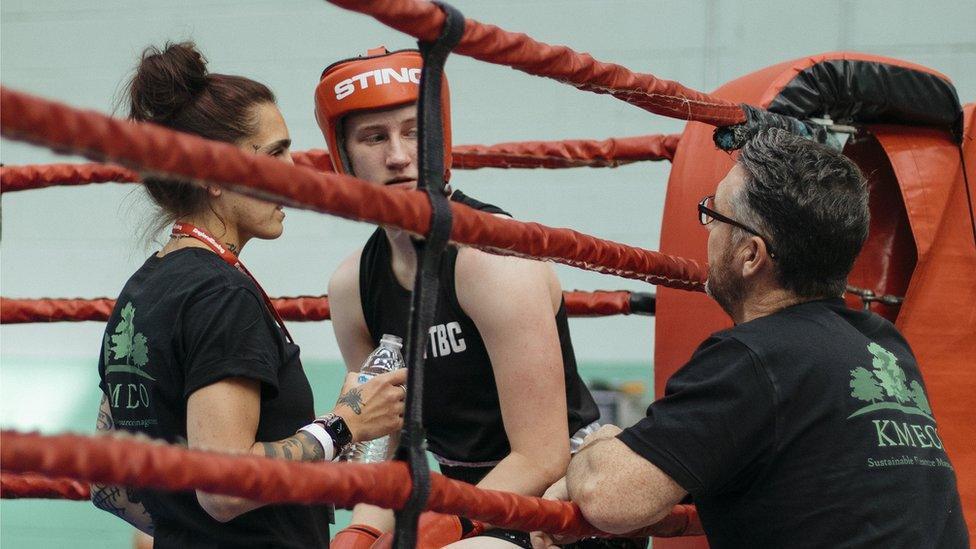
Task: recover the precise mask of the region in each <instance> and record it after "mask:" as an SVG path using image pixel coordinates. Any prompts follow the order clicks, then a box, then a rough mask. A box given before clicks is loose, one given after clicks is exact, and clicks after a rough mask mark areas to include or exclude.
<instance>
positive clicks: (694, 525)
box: [628, 505, 705, 538]
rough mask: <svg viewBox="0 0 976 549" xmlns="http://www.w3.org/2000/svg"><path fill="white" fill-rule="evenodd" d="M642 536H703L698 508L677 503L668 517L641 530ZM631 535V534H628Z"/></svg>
mask: <svg viewBox="0 0 976 549" xmlns="http://www.w3.org/2000/svg"><path fill="white" fill-rule="evenodd" d="M639 534H640V536H641V537H644V536H653V537H656V538H673V537H678V536H703V535H705V530H704V529H703V528H702V523H701V520H700V519H699V518H698V508H696V507H695V506H694V505H675V506H674V508H673V509H671V512H670V513H668V515H667V516H666V517H664V518H663V519H661V520H659V521H657V522H655V523H654V524H652V525H650V526H648V527H646V528H643V529H641V530H640V531H639ZM628 537H629V536H628Z"/></svg>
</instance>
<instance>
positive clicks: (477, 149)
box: [0, 134, 681, 193]
mask: <svg viewBox="0 0 976 549" xmlns="http://www.w3.org/2000/svg"><path fill="white" fill-rule="evenodd" d="M680 139H681V136H680V135H678V134H672V135H642V136H638V137H612V138H610V139H605V140H603V141H593V140H588V139H569V140H565V141H519V142H514V143H499V144H497V145H459V146H457V147H454V150H453V151H452V154H453V158H454V162H453V167H454V168H456V169H460V170H476V169H480V168H502V169H506V168H523V169H532V168H546V169H557V168H581V167H589V168H615V167H617V166H622V165H624V164H629V163H632V162H641V161H648V160H668V161H671V160H673V159H674V152H675V150H676V149H677V147H678V141H679V140H680ZM291 157H292V160H294V161H295V164H297V165H299V166H306V167H309V168H314V169H316V170H318V171H320V172H331V171H333V170H332V163H331V161H330V160H329V151H326V150H323V149H309V150H307V151H295V152H293V153H291ZM139 180H140V177H139V173H138V172H136V171H134V170H129V169H126V168H123V167H122V166H115V165H112V164H95V163H90V164H34V165H25V166H2V167H0V193H6V192H13V191H26V190H30V189H41V188H45V187H54V186H62V185H85V184H89V183H109V182H116V183H126V182H136V181H139Z"/></svg>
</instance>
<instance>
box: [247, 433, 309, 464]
mask: <svg viewBox="0 0 976 549" xmlns="http://www.w3.org/2000/svg"><path fill="white" fill-rule="evenodd" d="M259 444H261V449H262V450H264V455H265V457H271V458H283V459H290V460H295V461H321V460H322V459H323V458H325V449H323V448H322V444H321V443H319V441H318V440H316V438H315V437H313V436H312V435H310V434H308V433H306V432H305V431H299V432H297V433H295V435H294V436H291V437H288V438H286V439H284V440H279V441H277V442H261V443H259Z"/></svg>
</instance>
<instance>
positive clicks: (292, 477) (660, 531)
mask: <svg viewBox="0 0 976 549" xmlns="http://www.w3.org/2000/svg"><path fill="white" fill-rule="evenodd" d="M0 436H2V442H3V444H2V446H0V468H2V469H3V470H4V471H5V472H7V473H10V472H14V473H37V474H39V475H41V476H44V475H57V476H60V477H65V476H67V477H69V478H75V479H78V480H80V481H85V482H94V483H99V484H110V485H120V486H131V487H134V488H153V489H158V490H170V491H188V490H195V489H200V490H204V491H207V492H212V493H216V494H226V495H231V496H238V497H244V498H248V499H254V500H258V501H263V502H267V503H286V502H290V503H334V504H335V505H336V506H338V507H345V508H351V507H352V506H353V505H355V504H357V503H369V504H372V505H377V506H380V507H385V508H388V509H398V508H400V507H402V506H403V505H404V504H405V502H406V501H407V496H408V495H409V489H410V475H409V473H408V471H407V465H406V464H405V463H403V462H398V461H393V462H384V463H375V464H360V463H302V462H296V461H288V460H283V459H270V458H263V457H257V456H234V455H228V454H220V453H214V452H203V451H199V450H188V449H185V448H180V447H177V446H171V445H168V444H162V443H158V442H143V441H138V440H134V439H133V438H131V437H117V436H116V437H111V436H95V437H90V436H81V435H58V436H43V435H38V434H35V433H18V432H16V431H3V432H2V433H0ZM231 472H232V474H231ZM35 478H37V477H35ZM57 482H61V481H55V483H57ZM28 489H30V487H29V486H28ZM427 509H429V510H431V511H436V512H440V513H453V514H459V515H462V516H465V517H469V518H473V519H477V520H482V521H485V522H488V523H491V524H503V525H505V526H507V527H510V528H517V529H520V530H525V531H533V530H544V531H547V532H551V533H561V534H567V535H581V536H582V535H600V534H603V533H602V532H600V531H599V530H597V529H596V528H594V527H593V526H592V525H590V524H589V523H587V522H586V519H584V518H583V515H582V513H580V510H579V508H578V507H577V506H576V505H575V504H573V503H569V502H564V501H550V500H544V499H541V498H534V497H527V496H521V495H517V494H513V493H509V492H500V491H495V490H482V489H480V488H477V487H475V486H473V485H471V484H467V483H464V482H459V481H454V480H450V479H448V478H447V477H444V476H442V475H439V474H437V473H432V474H431V493H430V499H429V500H428V502H427ZM693 520H697V514H696V513H695V512H694V510H693V508H691V506H683V505H678V506H676V507H675V510H674V511H673V512H672V514H671V515H669V516H668V517H666V518H665V519H664V520H662V521H661V522H659V523H657V524H655V525H651V526H649V527H647V528H645V529H642V530H641V531H640V532H639V534H643V535H657V536H664V535H668V534H669V533H670V534H671V535H674V533H677V532H682V533H688V532H687V530H688V525H689V524H690V523H692V521H693ZM603 535H606V534H603ZM628 535H634V534H628Z"/></svg>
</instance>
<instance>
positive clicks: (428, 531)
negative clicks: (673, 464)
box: [315, 46, 483, 549]
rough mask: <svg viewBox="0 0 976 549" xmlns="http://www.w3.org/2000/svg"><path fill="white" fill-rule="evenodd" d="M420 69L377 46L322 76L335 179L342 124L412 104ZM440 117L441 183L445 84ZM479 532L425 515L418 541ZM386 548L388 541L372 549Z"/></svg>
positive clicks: (367, 542)
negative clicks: (358, 115)
mask: <svg viewBox="0 0 976 549" xmlns="http://www.w3.org/2000/svg"><path fill="white" fill-rule="evenodd" d="M422 68H423V59H422V58H421V56H420V52H419V51H417V50H398V51H394V52H390V51H388V50H387V49H386V48H385V47H383V46H380V47H378V48H373V49H370V50H368V51H367V53H366V56H365V57H354V58H351V59H344V60H341V61H337V62H335V63H333V64H331V65H329V66H328V67H326V68H325V70H324V71H322V76H321V77H320V79H319V84H318V86H317V87H316V88H315V120H316V121H317V122H318V124H319V128H320V129H321V130H322V134H323V135H324V136H325V141H326V143H327V144H328V147H329V159H330V160H331V161H332V167H333V169H334V170H335V171H336V172H337V173H342V174H347V175H355V173H354V171H353V168H352V162H351V161H350V160H349V157H348V154H347V152H346V147H345V143H343V132H344V129H343V126H342V124H343V119H344V118H345V117H346V116H348V115H350V114H353V113H357V112H362V111H379V110H386V109H393V108H396V107H402V106H405V105H410V104H413V103H416V102H417V100H418V99H419V97H420V72H421V69H422ZM441 113H442V118H443V124H444V168H445V174H444V179H445V181H446V180H448V179H449V178H450V173H451V99H450V91H449V88H448V84H447V78H444V79H443V80H442V89H441ZM482 529H483V528H481V527H480V525H479V524H478V523H473V522H471V521H467V520H466V519H461V518H459V517H456V516H451V515H441V514H434V513H427V514H425V515H424V517H423V520H422V523H421V531H422V536H423V539H421V540H418V541H420V543H421V544H426V545H428V546H435V545H436V546H438V547H439V546H443V545H447V544H448V543H450V542H453V541H458V540H460V539H462V537H470V536H472V535H475V534H476V533H478V532H480V531H481V530H482ZM382 534H383V532H381V531H380V530H378V529H377V528H374V527H372V526H370V525H366V524H352V525H350V526H348V527H347V528H345V529H343V530H341V531H340V532H338V533H337V534H336V536H335V538H333V540H332V543H331V544H330V546H331V547H332V548H333V549H369V548H370V547H371V546H373V545H374V542H376V541H377V538H379V537H380V536H381V535H382ZM465 534H467V535H465ZM435 540H436V541H435ZM388 543H389V539H388V537H387V538H384V540H383V541H381V542H378V543H377V545H383V544H388Z"/></svg>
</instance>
